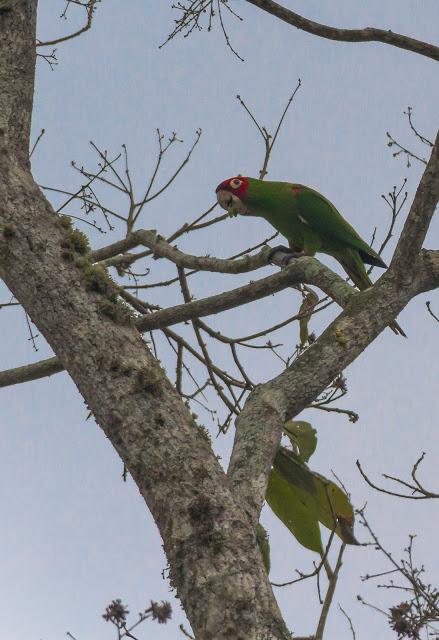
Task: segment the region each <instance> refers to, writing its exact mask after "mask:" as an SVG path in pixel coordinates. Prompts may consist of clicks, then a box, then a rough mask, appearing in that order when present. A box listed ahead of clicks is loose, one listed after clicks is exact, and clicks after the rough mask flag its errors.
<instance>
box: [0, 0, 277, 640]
mask: <svg viewBox="0 0 439 640" xmlns="http://www.w3.org/2000/svg"><path fill="white" fill-rule="evenodd" d="M36 8H37V2H36V0H24V1H23V2H21V3H19V5H18V6H17V8H16V9H14V10H13V11H11V12H9V13H7V14H5V15H1V16H0V95H1V114H2V115H1V146H0V202H1V209H0V276H1V277H2V279H3V280H4V281H5V283H6V284H7V286H8V287H9V288H10V290H11V291H12V292H13V294H14V295H15V296H16V298H17V299H18V300H19V301H20V302H21V303H22V304H23V306H24V308H25V309H26V311H27V312H28V313H29V315H30V316H31V318H32V320H33V321H34V322H35V324H36V325H37V327H38V329H39V331H41V333H42V334H43V335H44V337H45V338H46V340H47V341H48V343H49V344H50V345H51V347H52V349H53V350H54V352H55V353H56V354H57V356H58V358H59V361H60V363H61V364H62V365H63V366H64V368H65V369H66V370H67V371H68V373H69V374H70V376H71V377H72V379H73V381H74V382H75V384H76V386H77V387H78V390H79V392H80V393H81V395H82V396H83V398H84V400H85V401H86V403H87V405H88V406H89V408H90V410H91V411H92V412H93V415H94V416H95V418H96V420H97V422H98V424H99V425H100V426H101V428H102V429H103V430H104V432H105V434H106V435H107V437H108V438H109V439H110V440H111V442H112V444H113V445H114V447H115V449H116V450H117V451H118V453H119V455H120V456H121V458H122V460H123V461H124V463H125V465H126V466H127V468H128V470H129V471H130V473H131V474H132V476H133V478H134V480H135V482H136V483H137V486H138V487H139V491H140V492H141V494H142V496H143V497H144V498H145V501H146V503H147V505H148V507H149V508H150V510H151V512H152V514H153V516H154V518H155V521H156V523H157V525H158V527H159V530H160V532H161V535H162V537H163V541H164V547H165V551H166V554H167V556H168V559H169V564H170V567H171V581H172V584H173V585H174V587H175V588H176V589H177V593H178V595H179V597H180V598H181V600H182V603H183V606H184V607H185V610H186V612H187V615H188V618H189V620H190V622H191V625H192V627H193V630H194V632H195V635H196V637H197V638H202V639H203V640H210V639H214V638H215V639H221V638H224V639H225V638H228V639H229V638H237V639H238V638H240V639H242V640H244V639H245V640H246V639H247V638H248V639H253V638H254V639H256V638H260V637H266V638H267V639H269V638H276V639H278V638H284V637H285V633H284V625H283V622H282V618H281V615H280V613H279V610H278V608H277V604H276V601H275V599H274V597H273V594H272V590H271V586H270V584H269V582H268V578H267V575H266V573H265V569H264V567H263V564H262V560H261V557H260V554H259V550H258V548H257V546H256V544H255V534H254V531H253V529H252V527H251V526H250V524H249V521H248V518H247V516H246V514H245V513H244V512H243V511H242V509H241V508H240V507H239V506H238V504H237V502H236V500H235V498H234V496H233V495H232V493H231V491H230V489H229V486H228V482H227V479H226V476H225V474H224V472H223V471H222V469H221V467H220V465H219V464H218V462H217V460H216V458H215V456H214V455H213V452H212V450H211V448H210V446H209V443H208V441H207V440H206V438H205V436H204V434H203V432H202V431H201V430H200V429H199V428H198V427H197V425H196V423H195V422H194V420H193V418H192V416H191V414H190V413H189V411H188V409H187V408H186V406H185V405H184V404H183V402H182V401H181V399H180V397H179V396H178V394H177V392H176V391H175V389H174V388H173V386H172V385H171V383H170V382H169V381H168V380H167V378H166V376H165V374H164V372H163V371H162V369H161V368H160V366H159V364H158V363H157V362H156V361H155V360H154V358H153V356H152V355H151V354H150V352H149V351H148V349H147V348H146V346H145V344H144V342H143V341H142V338H141V336H140V334H139V333H138V331H137V329H136V328H135V326H134V324H133V323H132V322H130V321H127V322H125V321H123V320H124V319H123V318H120V319H119V320H120V322H119V321H118V322H115V320H114V319H113V318H111V317H108V315H107V314H108V300H107V299H106V290H105V283H102V282H100V280H99V276H97V275H96V274H95V273H94V272H93V271H90V269H89V266H88V265H87V264H86V261H85V262H84V260H82V261H81V260H76V259H72V256H71V255H69V252H68V251H66V250H65V245H66V240H67V244H68V234H69V230H68V229H66V228H65V227H64V226H63V225H62V224H60V220H59V218H58V216H57V215H56V214H55V213H54V211H53V210H52V208H51V206H50V204H49V203H48V202H47V200H46V199H45V198H44V196H43V195H42V193H41V192H40V190H39V189H38V187H37V185H36V184H35V182H34V181H33V178H32V175H31V173H30V171H29V166H28V160H27V154H28V148H29V127H30V118H31V112H32V96H33V74H34V65H35V44H34V43H35V14H36ZM66 236H67V237H66Z"/></svg>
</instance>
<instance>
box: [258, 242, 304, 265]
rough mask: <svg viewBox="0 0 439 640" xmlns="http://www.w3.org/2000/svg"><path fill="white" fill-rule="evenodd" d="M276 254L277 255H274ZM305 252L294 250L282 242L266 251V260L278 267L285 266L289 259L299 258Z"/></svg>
mask: <svg viewBox="0 0 439 640" xmlns="http://www.w3.org/2000/svg"><path fill="white" fill-rule="evenodd" d="M276 254H278V255H276ZM304 255H305V253H304V252H303V251H294V249H291V248H290V247H285V246H284V245H283V244H280V245H278V246H277V247H273V249H271V251H270V252H269V253H268V256H267V261H268V262H271V263H272V264H276V265H277V266H278V267H287V266H288V265H289V264H290V262H291V260H295V259H296V258H301V257H302V256H304Z"/></svg>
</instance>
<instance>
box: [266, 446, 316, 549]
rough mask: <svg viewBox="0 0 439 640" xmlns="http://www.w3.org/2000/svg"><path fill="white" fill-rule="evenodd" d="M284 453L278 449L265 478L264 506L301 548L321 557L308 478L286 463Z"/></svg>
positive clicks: (299, 470)
mask: <svg viewBox="0 0 439 640" xmlns="http://www.w3.org/2000/svg"><path fill="white" fill-rule="evenodd" d="M284 451H287V450H286V449H285V450H284V449H281V450H280V451H279V452H278V454H277V455H276V459H275V462H274V467H273V469H272V470H271V472H270V475H269V477H268V486H267V493H266V496H265V497H266V500H267V503H268V504H269V505H270V507H271V509H272V510H273V511H274V513H275V514H276V515H277V517H278V518H279V519H280V520H282V522H283V523H284V525H285V526H286V527H288V529H289V530H290V531H291V533H292V534H293V536H294V537H295V538H296V539H297V541H298V542H300V544H301V545H303V546H304V547H306V548H307V549H310V550H311V551H315V552H316V553H320V554H322V553H323V547H322V539H321V536H320V527H319V522H318V517H317V500H316V497H315V488H314V484H313V480H312V476H310V474H309V473H307V470H306V467H304V466H303V465H301V464H299V463H298V464H296V465H294V464H293V465H292V464H290V461H289V459H288V457H287V456H286V455H285V454H284ZM287 453H290V452H288V451H287ZM292 455H294V454H292Z"/></svg>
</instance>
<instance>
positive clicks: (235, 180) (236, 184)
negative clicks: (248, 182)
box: [229, 178, 242, 189]
mask: <svg viewBox="0 0 439 640" xmlns="http://www.w3.org/2000/svg"><path fill="white" fill-rule="evenodd" d="M229 184H230V186H231V187H232V189H238V188H239V187H240V186H241V185H242V180H239V178H233V180H230V183H229Z"/></svg>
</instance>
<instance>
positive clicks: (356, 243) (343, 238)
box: [292, 185, 386, 267]
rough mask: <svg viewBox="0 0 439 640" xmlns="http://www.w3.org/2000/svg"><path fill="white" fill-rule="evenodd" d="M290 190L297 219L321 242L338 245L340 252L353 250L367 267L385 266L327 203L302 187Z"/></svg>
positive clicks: (311, 190) (312, 191)
mask: <svg viewBox="0 0 439 640" xmlns="http://www.w3.org/2000/svg"><path fill="white" fill-rule="evenodd" d="M292 190H293V192H294V197H295V199H296V206H297V212H298V215H299V216H300V219H302V222H304V223H305V224H308V225H309V227H310V228H311V229H312V230H313V231H315V232H316V233H318V234H319V236H320V237H321V238H322V239H323V240H324V241H325V240H326V241H327V242H328V243H335V245H340V248H343V247H351V248H352V249H356V250H357V251H358V252H359V254H360V256H361V259H362V260H363V262H366V263H367V264H373V265H376V266H380V267H385V266H386V265H385V263H384V262H383V261H382V259H381V258H380V256H379V255H378V254H377V253H376V252H375V251H374V250H373V249H372V248H371V247H370V246H369V245H368V244H367V243H366V242H364V240H362V239H361V238H360V236H359V235H358V233H357V232H356V231H355V229H354V228H353V227H351V225H350V224H349V222H347V220H345V219H344V218H343V216H342V215H341V214H340V213H339V212H338V211H337V209H336V208H335V207H334V205H333V204H332V203H331V202H330V201H329V200H327V199H326V198H325V197H323V196H322V195H320V193H318V192H317V191H314V189H310V188H309V187H304V186H302V185H293V189H292Z"/></svg>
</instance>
